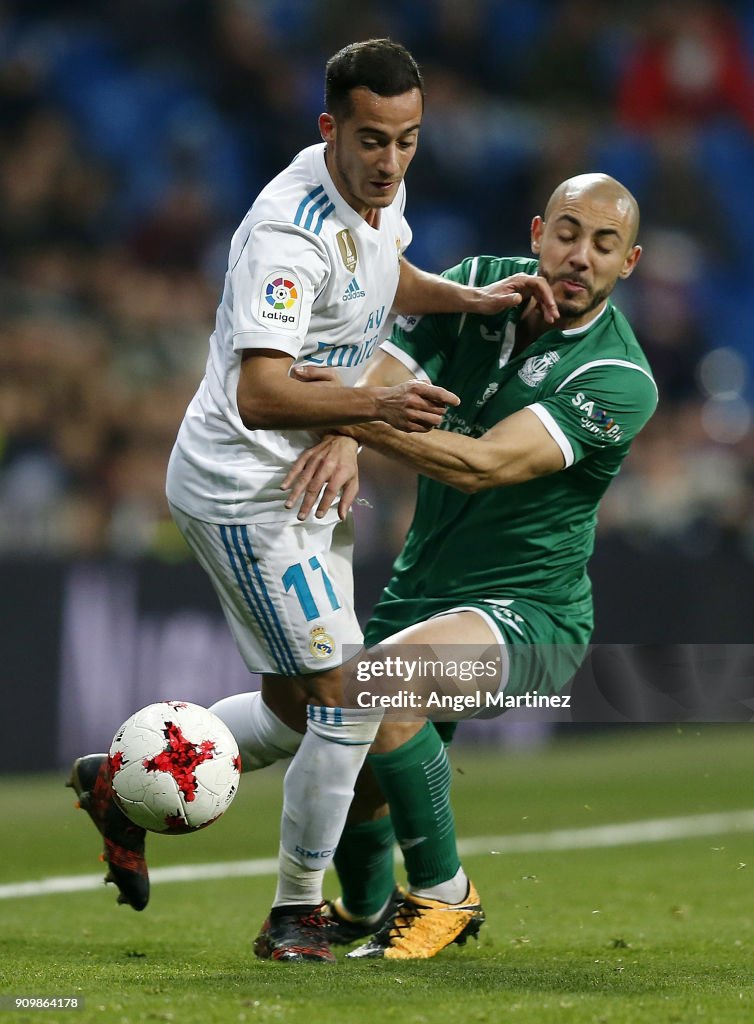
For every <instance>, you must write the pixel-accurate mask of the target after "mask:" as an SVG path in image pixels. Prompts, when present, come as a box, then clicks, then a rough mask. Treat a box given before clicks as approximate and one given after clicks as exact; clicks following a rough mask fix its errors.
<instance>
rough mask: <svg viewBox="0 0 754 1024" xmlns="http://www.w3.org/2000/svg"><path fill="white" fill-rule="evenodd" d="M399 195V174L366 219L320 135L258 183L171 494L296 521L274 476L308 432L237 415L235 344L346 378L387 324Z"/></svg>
mask: <svg viewBox="0 0 754 1024" xmlns="http://www.w3.org/2000/svg"><path fill="white" fill-rule="evenodd" d="M405 201H406V193H405V187H404V185H403V184H402V183H401V186H400V188H399V190H398V194H397V195H396V198H395V199H394V201H393V202H392V204H391V205H390V206H389V207H386V208H384V209H382V210H381V211H380V222H379V227H378V228H373V227H371V226H370V225H369V224H367V222H366V221H365V220H364V219H363V218H362V217H360V216H359V214H358V213H356V211H355V210H353V209H352V208H351V207H350V206H349V205H348V204H347V203H346V201H345V200H344V199H343V197H342V196H341V195H340V193H339V192H338V191H337V189H336V188H335V186H334V184H333V182H332V179H331V178H330V174H329V172H328V170H327V166H326V164H325V147H324V145H318V146H311V147H310V148H308V149H305V150H303V151H302V152H301V153H299V155H298V156H297V157H296V158H295V159H294V161H293V162H292V163H291V164H290V166H289V167H287V168H286V170H284V171H283V172H282V173H281V174H279V175H278V176H277V177H276V178H274V179H273V180H272V181H271V182H270V184H269V185H267V186H266V188H264V189H263V191H262V192H261V193H260V195H259V196H258V198H257V199H256V201H255V202H254V204H253V206H252V207H251V209H250V210H249V212H248V213H247V214H246V216H245V217H244V219H243V221H242V222H241V224H240V226H239V228H238V230H237V231H236V233H235V234H234V236H233V240H232V242H231V246H230V258H229V260H228V270H227V273H226V275H225V287H224V290H223V296H222V299H221V300H220V305H219V307H218V310H217V319H216V323H215V330H214V332H213V334H212V337H211V338H210V348H209V357H208V359H207V367H206V371H205V376H204V379H203V380H202V382H201V384H200V386H199V390H198V391H197V392H196V394H195V395H194V397H193V399H192V401H191V403H190V405H189V407H188V409H187V411H186V415H185V417H184V419H183V423H182V424H181V427H180V430H179V432H178V438H177V440H176V443H175V446H174V448H173V452H172V455H171V457H170V463H169V466H168V478H167V495H168V498H169V500H170V501H171V502H172V504H173V505H176V506H177V507H178V508H180V509H182V510H183V511H184V512H187V513H188V514H189V515H191V516H194V517H195V518H196V519H201V520H204V521H206V522H210V523H238V522H243V523H252V522H254V523H261V522H270V521H277V520H281V521H286V522H289V521H293V520H295V518H296V510H295V509H294V510H288V509H286V508H285V507H284V501H285V494H284V493H283V492H282V491H281V490H280V484H281V482H282V480H283V479H284V477H285V475H286V473H287V471H288V468H289V467H290V465H291V464H292V463H293V462H294V461H295V460H296V458H297V457H298V456H299V455H300V454H301V452H302V451H303V450H304V449H305V448H308V447H310V446H311V445H312V444H314V443H315V442H316V437H315V435H313V434H312V433H311V432H310V431H307V430H248V429H247V428H246V427H245V426H244V425H243V423H242V421H241V417H240V415H239V412H238V406H237V403H236V389H237V387H238V379H239V375H240V369H241V359H242V355H243V351H244V350H245V349H275V350H277V351H280V352H287V353H288V354H289V355H291V356H292V357H293V359H294V363H295V364H297V365H314V366H329V367H334V368H335V369H337V371H338V373H339V374H340V376H341V378H342V379H343V381H344V383H346V384H353V383H355V381H356V380H357V379H358V378H359V377H360V376H361V374H362V372H363V370H364V364H365V363H366V361H367V360H368V359H369V358H370V356H372V355H373V354H374V352H375V351H376V350H377V347H378V344H379V342H380V341H381V340H382V339H383V338H384V337H385V336H386V334H387V331H388V327H389V324H390V320H391V317H390V309H391V306H392V304H393V301H394V298H395V292H396V289H397V287H398V273H399V259H400V254H401V253H402V252H403V250H404V249H405V248H406V246H407V245H408V244H409V242H410V241H411V231H410V229H409V226H408V224H407V223H406V221H405V220H404V218H403V208H404V206H405ZM311 386H312V387H314V386H316V385H311ZM328 515H329V516H334V517H335V516H336V512H335V509H334V508H333V510H332V511H331V512H330V513H328Z"/></svg>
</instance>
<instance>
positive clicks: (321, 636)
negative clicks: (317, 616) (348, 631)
mask: <svg viewBox="0 0 754 1024" xmlns="http://www.w3.org/2000/svg"><path fill="white" fill-rule="evenodd" d="M309 636H310V640H309V650H310V651H311V652H312V654H313V655H314V657H315V658H331V657H332V656H333V654H335V641H334V640H333V638H332V637H331V636H330V634H329V633H328V632H327V630H326V629H325V627H324V626H315V627H314V628H313V629H312V631H311V633H310V634H309Z"/></svg>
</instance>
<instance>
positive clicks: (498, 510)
mask: <svg viewBox="0 0 754 1024" xmlns="http://www.w3.org/2000/svg"><path fill="white" fill-rule="evenodd" d="M536 269H537V261H536V260H527V259H499V258H493V257H490V256H479V257H475V258H473V259H468V260H465V261H464V262H463V263H461V264H460V265H459V266H457V267H454V268H453V269H452V270H449V271H447V272H446V275H445V276H446V277H448V278H450V279H451V280H454V281H458V282H461V283H463V284H473V285H477V286H483V285H487V284H491V283H492V282H495V281H499V280H501V279H502V278H505V277H508V276H510V275H511V274H515V273H519V272H521V271H524V272H526V273H535V272H536ZM520 315H521V310H520V309H518V308H514V309H512V310H509V311H507V312H504V313H500V314H497V315H495V316H479V315H470V314H453V315H451V314H443V315H431V316H424V317H418V318H407V319H405V320H403V321H402V322H401V321H399V326H396V328H395V329H394V332H393V334H392V336H391V339H390V341H388V342H386V343H385V345H384V347H385V349H386V351H387V352H388V353H390V354H391V355H393V356H395V357H396V358H398V359H400V360H401V361H402V362H403V363H404V364H405V365H406V366H408V367H409V368H410V369H411V370H412V371H413V372H414V373H415V374H416V375H417V376H419V377H422V378H427V379H429V380H430V381H432V383H434V384H440V385H442V386H443V387H446V388H448V389H449V390H451V391H454V392H455V393H456V394H457V395H458V396H459V398H460V399H461V404H460V405H459V406H457V407H455V408H453V409H450V410H449V411H448V413H447V414H446V416H445V419H444V421H443V423H442V428H441V429H443V430H449V431H454V432H457V433H462V434H466V435H469V436H471V437H481V436H482V435H483V434H484V433H486V431H487V430H489V429H490V428H491V427H492V426H494V425H495V424H496V423H498V422H500V420H503V419H505V418H506V417H507V416H510V415H511V414H512V413H514V412H517V411H518V410H520V409H525V408H526V409H530V410H531V411H532V412H533V413H534V414H535V415H536V416H537V417H538V418H539V419H540V421H541V422H542V424H543V425H544V427H545V428H546V430H547V431H548V433H549V434H550V435H551V437H552V438H553V439H554V440H555V441H556V443H557V444H558V446H559V447H560V449H561V451H562V453H563V458H564V461H565V469H564V470H562V471H561V472H559V473H555V474H552V475H549V476H544V477H539V478H537V479H534V480H530V481H527V482H526V483H521V484H515V485H511V486H507V487H497V488H492V489H490V490H485V491H482V492H479V493H477V494H472V495H469V494H464V493H462V492H461V491H459V490H456V489H455V488H453V487H450V486H448V485H446V484H441V483H438V482H436V481H434V480H430V479H429V478H427V477H420V481H419V490H418V497H417V503H416V509H415V513H414V519H413V522H412V524H411V528H410V530H409V533H408V536H407V538H406V542H405V544H404V546H403V550H402V551H401V553H400V555H399V556H398V559H397V561H396V562H395V565H394V575H393V577H392V579H391V581H390V583H389V584H388V587H387V589H386V591H385V593H384V594H383V597H382V599H381V601H380V603H379V604H378V606H377V609H376V612H375V614H374V616H373V618H372V620H371V621H370V625H369V627H368V629H367V640H368V642H369V643H374V642H377V641H379V640H381V639H384V637H385V636H386V635H387V632H393V631H395V627H396V624H397V623H398V622H399V621H400V622H402V624H403V625H410V624H412V623H414V622H418V621H420V620H422V619H426V618H428V617H430V616H431V615H434V614H438V613H440V612H443V611H447V610H448V609H450V608H453V607H460V606H463V605H467V604H470V603H472V602H474V603H478V602H480V601H481V602H488V601H492V602H493V603H494V602H495V601H498V602H500V603H501V604H504V603H505V602H506V601H510V599H516V598H525V599H527V600H530V601H535V602H537V603H538V604H542V605H544V606H546V607H547V608H548V609H550V610H552V611H553V612H555V613H556V615H557V617H558V619H559V620H561V621H568V618H569V616H570V617H572V618H571V621H574V619H577V620H578V622H579V623H580V630H579V635H580V636H581V637H582V638H583V639H584V640H587V639H588V633H589V631H590V630H591V622H592V611H591V585H590V583H589V578H588V576H587V572H586V566H587V561H588V559H589V557H590V555H591V553H592V550H593V547H594V534H595V527H596V522H597V507H598V505H599V502H600V499H601V498H602V495H603V494H604V493H605V490H606V488H607V487H608V485H609V483H610V481H611V480H612V478H613V477H614V476H615V474H616V473H617V472H618V470H619V468H620V465H621V462H622V461H623V459H624V458H625V456H626V453H627V452H628V450H629V448H630V446H631V441H632V440H633V438H634V437H635V436H636V434H637V433H638V432H639V430H640V429H641V428H642V427H643V426H644V424H645V423H646V422H647V420H648V419H649V417H650V416H651V415H652V413H653V412H654V409H655V407H656V404H657V388H656V385H655V383H654V380H653V378H652V373H651V370H650V368H649V365H648V363H647V360H646V358H645V356H644V354H643V352H642V351H641V348H640V347H639V344H638V342H637V340H636V338H635V336H634V334H633V332H632V330H631V328H630V326H629V324H628V322H627V320H626V319H625V317H624V316H623V315H622V314H621V313H620V312H619V311H618V310H617V309H616V308H615V306H614V305H613V304H612V303H611V302H609V301H608V303H607V305H606V307H605V309H604V310H603V312H602V313H601V314H599V315H598V316H596V317H595V319H594V320H592V322H591V323H589V324H587V325H586V326H585V327H581V328H576V329H574V330H556V329H551V330H548V331H546V332H545V333H544V334H542V335H541V336H540V337H539V338H538V339H537V340H536V341H534V342H533V343H531V344H530V345H528V346H527V347H525V348H524V349H523V350H522V351H521V352H520V353H519V354H517V355H512V353H513V350H514V345H515V340H516V327H517V324H518V320H519V318H520ZM386 631H387V632H386Z"/></svg>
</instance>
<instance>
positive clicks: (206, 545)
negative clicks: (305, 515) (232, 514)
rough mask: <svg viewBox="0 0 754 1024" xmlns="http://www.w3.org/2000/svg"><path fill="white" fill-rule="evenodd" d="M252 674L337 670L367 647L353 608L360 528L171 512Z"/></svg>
mask: <svg viewBox="0 0 754 1024" xmlns="http://www.w3.org/2000/svg"><path fill="white" fill-rule="evenodd" d="M170 511H171V513H172V515H173V518H174V520H175V522H176V524H177V526H178V528H179V530H180V531H181V533H182V534H183V536H184V537H185V539H186V542H187V543H188V545H189V547H190V548H191V550H192V551H193V552H194V555H195V556H196V558H197V560H198V562H199V564H200V565H201V566H202V567H203V568H204V569H205V570H206V572H207V573H208V574H209V577H210V579H211V580H212V585H213V586H214V588H215V591H216V592H217V596H218V597H219V598H220V604H221V605H222V609H223V612H224V613H225V618H226V619H227V621H228V625H229V626H230V629H231V632H232V633H233V636H234V638H235V641H236V643H237V644H238V649H239V651H240V652H241V656H242V657H243V660H244V661H245V662H246V665H247V666H248V668H249V669H250V670H251V671H252V672H265V673H274V674H275V675H283V676H298V675H306V674H309V673H312V672H322V671H324V670H326V669H330V668H337V667H338V666H339V665H341V664H342V663H343V661H344V660H345V659H347V658H348V657H352V656H353V655H354V653H355V652H356V650H358V648H359V647H360V646H361V644H362V642H363V639H364V637H363V634H362V632H361V627H360V626H359V623H358V620H357V618H356V613H355V611H354V607H353V570H352V558H353V521H352V518H351V516H348V518H347V519H346V520H345V521H344V522H335V523H319V522H317V521H316V520H315V521H314V522H310V521H308V520H307V521H306V522H304V523H299V522H294V523H262V524H256V525H255V524H249V525H240V524H239V525H235V526H226V525H222V524H218V523H205V522H201V521H200V520H198V519H194V518H192V517H191V516H189V515H187V514H186V513H185V512H182V511H181V510H180V509H178V508H176V507H175V506H174V505H171V506H170Z"/></svg>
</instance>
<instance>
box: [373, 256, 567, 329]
mask: <svg viewBox="0 0 754 1024" xmlns="http://www.w3.org/2000/svg"><path fill="white" fill-rule="evenodd" d="M529 300H533V301H534V302H535V303H536V304H537V305H538V306H539V307H540V309H541V310H542V315H543V316H544V319H545V321H546V322H547V323H554V322H555V321H556V320H557V318H558V307H557V304H556V302H555V299H554V297H553V294H552V289H551V288H550V285H549V284H548V283H547V281H545V279H544V278H543V277H538V276H537V275H536V274H513V275H512V276H511V277H506V278H503V280H501V281H495V282H494V283H493V284H489V285H485V286H484V287H482V288H475V287H472V286H470V285H465V284H459V283H458V282H457V281H451V280H449V279H448V278H445V277H440V276H439V275H438V274H428V273H427V272H426V271H424V270H419V269H418V268H417V267H415V266H413V265H412V264H411V263H409V262H408V261H407V260H406V259H402V260H401V273H400V278H399V281H398V291H397V292H396V295H395V302H394V303H393V310H394V312H396V313H406V314H408V313H415V314H426V313H479V314H481V315H484V316H490V315H494V314H495V313H502V312H504V310H506V309H510V308H511V307H512V306H519V305H521V303H525V302H528V301H529Z"/></svg>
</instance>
